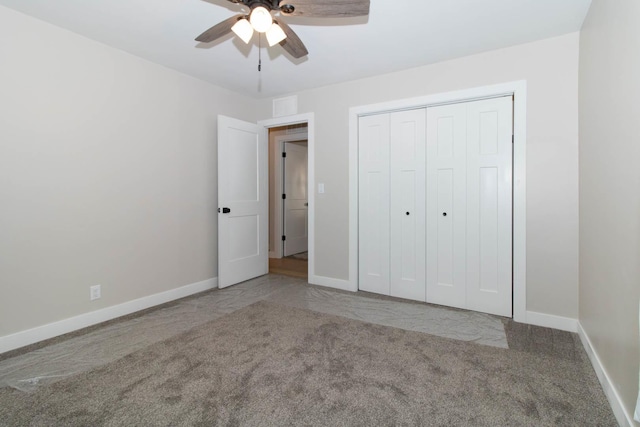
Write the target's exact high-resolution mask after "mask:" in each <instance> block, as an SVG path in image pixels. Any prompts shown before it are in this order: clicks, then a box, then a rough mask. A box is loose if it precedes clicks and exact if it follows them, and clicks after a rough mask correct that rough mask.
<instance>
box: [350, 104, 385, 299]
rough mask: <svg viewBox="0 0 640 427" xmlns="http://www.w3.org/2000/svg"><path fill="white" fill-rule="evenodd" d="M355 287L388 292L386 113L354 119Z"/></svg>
mask: <svg viewBox="0 0 640 427" xmlns="http://www.w3.org/2000/svg"><path fill="white" fill-rule="evenodd" d="M358 132H359V141H360V144H359V148H358V162H359V170H358V180H359V184H358V185H359V191H358V192H359V196H358V223H359V230H358V262H359V268H358V287H359V289H360V290H363V291H367V292H375V293H378V294H384V295H389V114H378V115H375V116H367V117H360V119H359V122H358Z"/></svg>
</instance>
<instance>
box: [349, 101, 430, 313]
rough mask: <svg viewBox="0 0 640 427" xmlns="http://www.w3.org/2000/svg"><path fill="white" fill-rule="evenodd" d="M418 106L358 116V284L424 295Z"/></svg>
mask: <svg viewBox="0 0 640 427" xmlns="http://www.w3.org/2000/svg"><path fill="white" fill-rule="evenodd" d="M425 122H426V114H425V110H424V109H419V110H411V111H402V112H396V113H390V114H379V115H375V116H368V117H362V118H360V121H359V140H360V148H359V182H360V184H359V193H360V194H359V224H360V230H359V241H358V247H359V260H360V262H359V264H360V268H359V287H360V289H361V290H365V291H369V292H375V293H381V294H385V295H391V296H396V297H400V298H408V299H414V300H419V301H424V300H425V292H426V288H425V269H424V261H425V239H424V235H425V137H426V135H425Z"/></svg>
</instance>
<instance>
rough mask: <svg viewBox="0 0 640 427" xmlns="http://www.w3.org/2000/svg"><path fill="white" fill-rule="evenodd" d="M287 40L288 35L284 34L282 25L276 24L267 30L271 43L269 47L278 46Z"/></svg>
mask: <svg viewBox="0 0 640 427" xmlns="http://www.w3.org/2000/svg"><path fill="white" fill-rule="evenodd" d="M285 38H287V35H286V34H285V33H284V31H283V30H282V28H280V25H278V24H276V23H275V22H274V23H273V24H271V27H269V29H268V30H267V42H268V43H269V46H273V45H276V44H278V43H280V42H281V41H282V40H284V39H285Z"/></svg>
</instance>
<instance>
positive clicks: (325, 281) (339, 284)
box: [308, 275, 357, 292]
mask: <svg viewBox="0 0 640 427" xmlns="http://www.w3.org/2000/svg"><path fill="white" fill-rule="evenodd" d="M308 281H309V283H311V284H312V285H320V286H326V287H328V288H334V289H341V290H343V291H350V292H355V291H357V289H353V287H352V285H351V283H350V282H349V281H348V280H342V279H334V278H333V277H325V276H316V275H310V276H309V279H308Z"/></svg>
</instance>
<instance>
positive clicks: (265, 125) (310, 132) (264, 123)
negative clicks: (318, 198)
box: [258, 113, 315, 280]
mask: <svg viewBox="0 0 640 427" xmlns="http://www.w3.org/2000/svg"><path fill="white" fill-rule="evenodd" d="M301 123H306V124H307V136H306V140H307V197H308V203H309V206H308V208H309V209H308V237H309V240H308V247H307V251H308V254H309V261H308V265H307V277H308V278H309V279H310V278H311V277H313V276H314V274H315V227H314V220H315V214H314V211H315V193H314V192H313V190H314V186H315V117H314V113H304V114H296V115H292V116H285V117H276V118H273V119H265V120H260V121H258V132H260V136H259V138H260V140H261V141H265V143H266V144H267V145H268V144H269V129H271V128H277V127H282V126H289V125H297V124H301ZM301 135H302V133H299V134H291V135H284V136H283V137H289V136H291V137H293V139H292V141H299V140H301V138H300V136H301ZM302 139H305V138H302ZM282 142H284V140H282ZM280 145H281V144H280ZM280 152H282V149H281V148H280ZM276 157H277V158H276V162H275V164H277V165H279V166H276V167H279V173H278V174H277V175H276V177H275V178H276V182H275V188H276V189H278V188H280V189H281V188H282V166H281V165H282V156H276ZM267 162H268V159H267ZM278 206H279V208H278ZM278 209H280V216H279V217H276V227H279V229H280V234H276V236H281V235H282V204H281V203H276V212H277V211H278ZM276 215H278V214H277V213H276ZM278 218H279V221H278ZM277 246H279V247H280V249H279V251H280V252H279V253H280V257H282V245H276V248H274V249H276V250H277ZM309 279H307V280H309Z"/></svg>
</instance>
